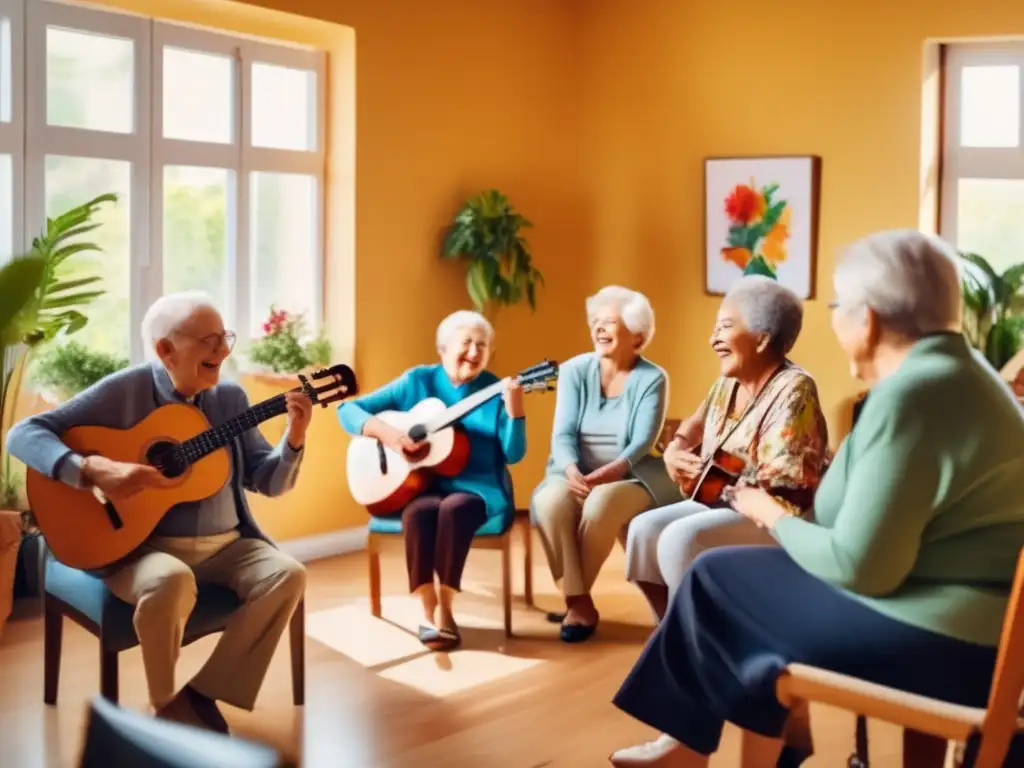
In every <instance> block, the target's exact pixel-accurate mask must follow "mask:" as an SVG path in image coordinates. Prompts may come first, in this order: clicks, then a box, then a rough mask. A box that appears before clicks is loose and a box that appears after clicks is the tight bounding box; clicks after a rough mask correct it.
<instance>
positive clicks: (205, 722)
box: [156, 685, 231, 734]
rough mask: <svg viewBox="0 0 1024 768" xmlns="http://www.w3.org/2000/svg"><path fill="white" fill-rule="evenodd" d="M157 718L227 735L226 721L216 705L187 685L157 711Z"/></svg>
mask: <svg viewBox="0 0 1024 768" xmlns="http://www.w3.org/2000/svg"><path fill="white" fill-rule="evenodd" d="M156 716H157V717H160V718H163V719H164V720H174V721H175V722H178V723H186V724H187V725H195V726H198V727H200V728H206V729H208V730H211V731H215V732H216V733H224V734H228V733H230V732H231V730H230V729H229V728H228V723H227V720H225V719H224V715H222V714H221V713H220V710H219V709H217V703H216V702H215V701H214V700H213V699H209V698H207V697H206V696H203V694H201V693H199V691H197V690H195V689H194V688H192V687H191V686H189V685H186V686H185V687H184V688H182V689H181V690H180V691H179V692H178V695H177V696H175V697H174V698H173V699H171V700H170V701H169V702H168V703H167V704H166V705H164V706H163V707H161V708H160V709H159V710H157V713H156Z"/></svg>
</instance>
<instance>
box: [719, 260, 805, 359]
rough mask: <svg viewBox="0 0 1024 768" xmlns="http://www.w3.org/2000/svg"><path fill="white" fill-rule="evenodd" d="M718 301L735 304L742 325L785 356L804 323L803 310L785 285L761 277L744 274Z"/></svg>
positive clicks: (763, 276)
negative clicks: (741, 319) (764, 336)
mask: <svg viewBox="0 0 1024 768" xmlns="http://www.w3.org/2000/svg"><path fill="white" fill-rule="evenodd" d="M722 301H729V302H730V303H733V304H735V305H736V309H737V310H738V311H739V313H740V317H742V318H743V324H744V325H746V326H747V328H748V329H749V330H751V331H753V332H754V333H763V334H765V335H766V336H767V337H768V338H769V339H770V341H769V346H770V348H771V349H772V350H773V351H774V352H775V353H776V354H779V355H783V356H785V355H788V354H789V353H790V351H791V350H792V349H793V346H794V345H795V344H796V340H797V337H798V336H799V335H800V329H801V327H802V326H803V321H804V308H803V304H802V303H801V301H800V297H799V296H797V295H796V294H795V293H794V292H793V291H791V290H790V289H789V288H787V287H786V286H784V285H782V284H781V283H779V282H777V281H776V280H773V279H772V278H770V277H767V276H765V275H744V276H743V277H740V278H738V279H737V280H735V281H733V283H732V284H731V285H730V286H729V290H728V291H726V293H725V297H724V298H723V299H722Z"/></svg>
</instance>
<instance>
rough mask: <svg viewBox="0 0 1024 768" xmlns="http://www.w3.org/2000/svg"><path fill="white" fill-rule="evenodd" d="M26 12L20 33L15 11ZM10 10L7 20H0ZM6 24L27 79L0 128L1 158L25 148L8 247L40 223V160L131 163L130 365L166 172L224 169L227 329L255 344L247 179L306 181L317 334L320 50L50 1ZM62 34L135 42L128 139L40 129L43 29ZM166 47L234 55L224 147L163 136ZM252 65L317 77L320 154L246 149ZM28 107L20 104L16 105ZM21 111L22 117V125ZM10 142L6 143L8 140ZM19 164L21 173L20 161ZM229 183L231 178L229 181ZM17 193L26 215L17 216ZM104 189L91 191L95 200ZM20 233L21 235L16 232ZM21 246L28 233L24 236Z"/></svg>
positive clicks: (321, 119)
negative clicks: (309, 184)
mask: <svg viewBox="0 0 1024 768" xmlns="http://www.w3.org/2000/svg"><path fill="white" fill-rule="evenodd" d="M26 2H27V3H28V10H27V14H25V15H24V17H23V18H24V23H21V27H22V28H23V30H24V32H23V33H19V29H18V26H17V24H15V19H16V18H18V19H19V23H20V17H18V16H17V13H24V12H25V3H26ZM8 7H10V9H11V13H9V14H7V13H5V12H6V10H7V8H8ZM2 15H9V16H11V18H12V40H13V42H14V44H15V49H14V51H13V53H14V56H15V59H14V60H15V61H18V58H17V57H18V56H19V55H23V56H24V58H25V66H24V77H19V70H18V67H17V65H16V66H15V67H14V72H13V83H14V86H15V93H14V97H15V98H14V102H13V107H14V109H13V112H12V118H13V119H14V120H20V122H19V123H18V124H17V126H15V124H14V123H11V124H2V123H0V153H2V152H5V151H7V150H6V147H7V146H14V145H13V144H10V145H9V144H7V143H5V142H6V141H7V138H9V136H8V134H10V136H13V137H18V136H20V137H21V140H22V141H23V142H24V147H23V151H20V152H14V153H13V154H14V157H15V162H14V175H15V194H14V199H15V206H16V207H15V217H16V221H15V230H14V231H15V241H16V242H15V249H16V251H17V248H18V240H19V238H20V237H22V235H23V233H24V231H25V228H28V231H29V232H32V233H34V232H35V231H38V229H39V228H40V227H41V226H42V225H43V223H45V221H46V215H45V199H46V197H45V189H44V183H45V158H46V156H47V155H48V154H55V155H57V154H59V155H65V156H72V157H85V158H99V159H113V160H126V161H129V162H131V164H132V174H131V187H130V198H131V199H130V205H131V216H130V232H131V235H130V236H131V242H130V250H131V261H130V265H131V266H130V269H131V276H130V283H129V286H130V288H129V306H130V307H131V309H130V312H129V314H130V317H129V318H128V319H127V320H128V322H129V323H130V324H131V333H130V334H129V338H130V339H131V342H130V355H131V359H132V360H133V361H138V360H141V359H142V358H143V357H144V350H143V348H142V340H141V338H140V337H139V334H138V333H137V332H135V331H136V329H138V328H139V327H140V325H141V322H142V316H143V314H144V312H145V310H146V308H147V307H148V306H149V305H150V304H151V303H152V302H153V301H155V300H156V299H157V298H158V297H159V296H160V295H161V294H162V293H163V273H164V269H163V215H164V211H163V200H164V193H163V183H164V182H163V178H164V172H163V169H164V167H165V166H167V165H188V166H207V167H216V168H225V169H227V170H228V171H229V174H230V177H229V183H228V201H227V202H228V205H227V211H228V221H227V222H226V225H225V236H226V238H227V251H228V253H227V256H228V264H227V272H228V275H230V276H233V277H234V280H233V281H232V282H230V283H229V288H228V291H227V295H228V306H227V307H226V308H225V315H226V317H225V322H226V323H227V324H228V325H230V326H233V328H234V330H236V331H237V333H238V335H239V339H240V340H241V341H245V340H247V339H248V338H250V336H251V332H252V329H253V326H254V322H253V318H252V317H251V311H252V302H251V296H252V279H251V278H252V276H251V269H250V263H251V261H252V253H251V247H250V245H251V244H250V239H251V235H250V228H251V221H250V219H251V216H250V203H249V200H250V196H249V184H250V178H251V174H252V173H253V172H270V173H293V174H303V175H308V176H312V177H313V178H314V179H315V183H316V190H317V192H316V195H315V196H314V199H315V209H316V210H315V211H314V226H315V232H314V244H315V253H316V255H317V270H316V273H315V274H314V275H313V276H312V279H314V280H315V281H316V285H317V289H318V290H317V291H315V293H314V302H313V306H311V307H310V308H309V314H308V316H307V319H308V321H309V323H308V325H309V327H310V329H311V330H312V331H313V332H314V333H316V332H317V331H318V330H319V329H320V328H321V326H322V323H323V318H324V312H325V295H324V291H325V283H326V280H325V277H326V257H325V242H326V238H325V233H324V230H325V221H324V203H325V197H326V190H325V169H326V139H327V133H326V119H325V114H326V108H327V104H326V90H327V89H326V69H327V68H326V54H325V53H323V52H322V51H315V50H312V49H306V48H301V47H298V46H289V45H287V44H283V43H281V44H279V43H276V42H263V41H260V40H256V39H251V38H247V37H241V36H237V35H232V34H230V33H227V32H220V31H217V30H208V29H200V28H196V27H194V26H190V25H184V24H176V23H172V22H165V21H159V20H154V19H150V18H146V17H141V16H135V15H129V14H126V13H122V12H118V11H114V10H95V9H90V8H82V7H79V6H73V5H65V4H63V3H60V2H53V1H51V0H0V16H2ZM48 26H60V27H65V28H71V29H80V30H83V31H87V32H93V33H95V34H101V35H109V36H114V37H121V38H128V39H131V40H132V41H133V43H134V46H135V47H134V51H135V58H134V65H135V71H134V83H135V89H134V93H133V97H134V111H135V114H134V124H133V128H134V130H133V132H132V133H130V134H119V133H112V132H106V131H91V130H86V129H79V128H67V127H57V126H50V125H47V122H46V28H47V27H48ZM165 46H171V47H176V48H182V49H186V50H189V51H195V52H198V53H212V54H217V55H222V56H228V57H230V58H231V59H232V60H233V62H234V70H233V75H234V77H233V82H234V85H235V88H234V93H233V95H232V99H233V104H234V110H233V112H234V114H233V118H234V122H233V125H232V141H231V142H230V143H228V144H219V143H213V142H197V141H188V140H178V139H165V138H164V137H163V49H164V47H165ZM254 63H267V64H276V65H279V66H285V67H291V68H295V69H306V70H310V71H312V72H314V73H315V77H316V94H315V95H316V114H315V116H314V123H313V124H314V126H315V142H316V143H315V147H314V149H313V150H311V151H293V150H278V149H266V148H262V147H253V146H252V144H251V135H252V125H251V115H250V111H251V104H252V99H251V88H252V66H253V64H254ZM19 93H20V97H21V98H22V99H23V101H24V104H25V108H24V110H21V109H19V108H18V99H19ZM22 115H24V117H22ZM12 140H13V139H12ZM22 157H24V167H23V168H22V167H21V165H20V162H21V158H22ZM232 177H233V178H232ZM21 187H23V188H24V198H23V199H24V210H23V211H22V210H20V201H21V199H22V196H21V195H19V194H18V191H19V189H20V188H21ZM101 191H102V190H98V191H97V194H99V193H100V192H101ZM19 230H20V231H19ZM26 240H27V241H28V242H30V241H31V237H28V238H26Z"/></svg>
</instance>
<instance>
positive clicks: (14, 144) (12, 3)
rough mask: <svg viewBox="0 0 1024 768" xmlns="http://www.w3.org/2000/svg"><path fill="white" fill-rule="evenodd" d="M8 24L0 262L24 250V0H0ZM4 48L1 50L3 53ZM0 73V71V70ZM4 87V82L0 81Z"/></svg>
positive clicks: (0, 126) (0, 136)
mask: <svg viewBox="0 0 1024 768" xmlns="http://www.w3.org/2000/svg"><path fill="white" fill-rule="evenodd" d="M2 18H6V19H8V20H9V21H10V24H11V39H10V51H9V52H8V53H9V55H10V72H9V73H8V74H9V75H10V88H11V93H10V99H11V120H10V122H6V123H5V122H2V121H0V154H4V155H10V156H11V190H10V192H11V222H10V226H11V248H12V251H11V253H9V254H6V253H0V263H3V262H5V261H7V260H8V259H9V258H11V257H13V256H17V255H19V254H22V253H25V251H26V250H27V247H28V244H27V243H26V240H25V4H24V0H0V19H2ZM2 53H3V52H0V55H2ZM0 70H2V68H0ZM0 74H2V72H0ZM0 87H6V84H0Z"/></svg>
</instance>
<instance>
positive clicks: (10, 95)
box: [0, 19, 14, 123]
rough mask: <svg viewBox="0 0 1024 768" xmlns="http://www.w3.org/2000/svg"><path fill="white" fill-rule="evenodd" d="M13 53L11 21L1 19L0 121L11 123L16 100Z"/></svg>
mask: <svg viewBox="0 0 1024 768" xmlns="http://www.w3.org/2000/svg"><path fill="white" fill-rule="evenodd" d="M13 58H14V57H13V55H12V53H11V20H10V19H0V120H2V121H3V122H5V123H9V122H11V117H12V114H11V106H12V102H13V99H14V73H13V71H12V69H11V66H12V64H13Z"/></svg>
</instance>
